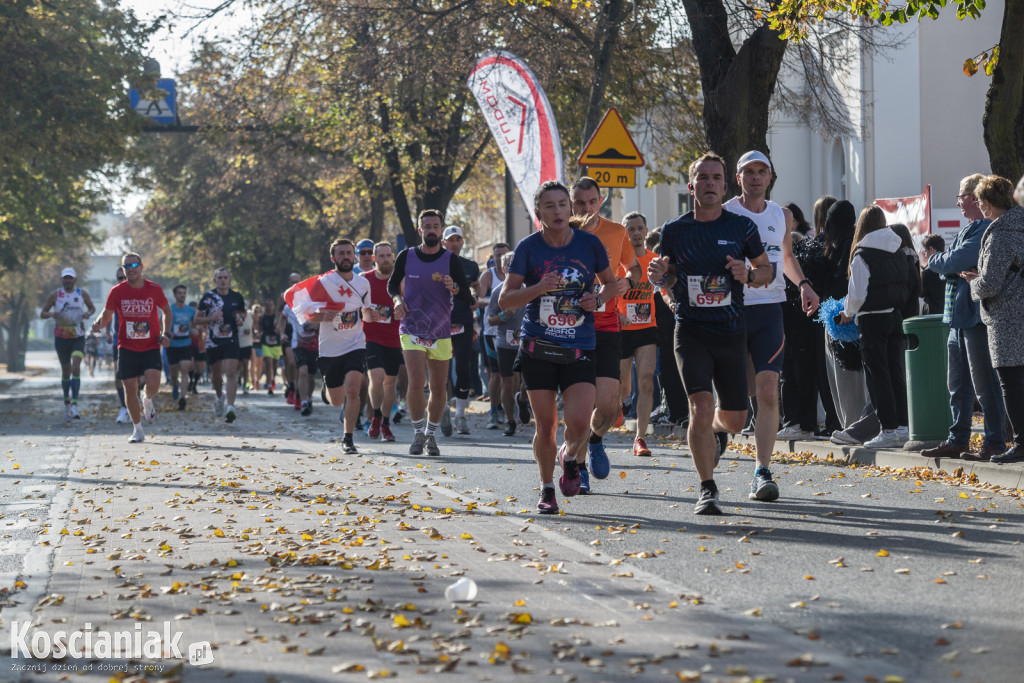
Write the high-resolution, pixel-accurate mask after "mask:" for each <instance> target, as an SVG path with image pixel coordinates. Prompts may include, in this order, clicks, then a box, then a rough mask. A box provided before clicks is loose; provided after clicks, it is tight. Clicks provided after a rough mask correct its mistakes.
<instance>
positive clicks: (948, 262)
mask: <svg viewBox="0 0 1024 683" xmlns="http://www.w3.org/2000/svg"><path fill="white" fill-rule="evenodd" d="M984 234H985V231H984V230H976V231H974V233H973V234H972V235H970V236H968V237H967V238H966V239H964V241H963V242H961V243H960V244H959V245H958V246H957V247H956V249H950V250H948V251H940V252H938V253H936V254H932V255H931V256H929V257H928V270H930V271H932V272H934V273H938V274H939V275H945V276H946V278H947V279H951V276H952V278H955V277H956V274H957V273H959V272H960V271H963V270H968V269H970V268H974V267H975V266H977V265H978V252H980V251H981V238H982V236H983V235H984Z"/></svg>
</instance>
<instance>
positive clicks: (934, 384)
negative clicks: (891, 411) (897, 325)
mask: <svg viewBox="0 0 1024 683" xmlns="http://www.w3.org/2000/svg"><path fill="white" fill-rule="evenodd" d="M903 331H904V332H905V333H906V334H907V351H906V357H907V410H908V412H909V414H910V440H911V441H941V440H942V439H945V438H946V437H948V436H949V426H950V425H951V424H953V412H952V410H951V409H950V407H949V388H948V386H947V384H946V370H947V368H948V367H949V366H948V358H947V351H946V342H947V340H948V339H949V325H948V324H946V323H944V322H942V315H941V314H939V315H921V316H917V317H915V318H907V319H906V320H904V321H903Z"/></svg>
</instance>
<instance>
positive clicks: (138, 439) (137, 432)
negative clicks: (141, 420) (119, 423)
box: [128, 425, 146, 443]
mask: <svg viewBox="0 0 1024 683" xmlns="http://www.w3.org/2000/svg"><path fill="white" fill-rule="evenodd" d="M145 440H146V435H145V434H143V433H142V425H138V426H137V427H135V429H134V430H132V435H131V436H130V437H128V443H142V442H143V441H145Z"/></svg>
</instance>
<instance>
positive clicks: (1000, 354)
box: [961, 175, 1024, 463]
mask: <svg viewBox="0 0 1024 683" xmlns="http://www.w3.org/2000/svg"><path fill="white" fill-rule="evenodd" d="M974 197H975V198H976V199H977V200H978V208H980V209H981V213H982V214H983V215H984V216H985V218H988V219H989V220H991V221H992V224H991V225H989V226H988V229H987V230H986V231H985V235H984V236H983V237H982V238H981V252H980V254H979V255H978V268H977V270H976V271H964V272H962V273H961V277H963V278H965V279H966V280H968V281H969V282H970V283H971V298H972V299H974V300H975V301H979V302H981V320H982V322H983V323H985V324H986V325H987V326H988V329H989V336H988V349H989V354H990V355H991V356H992V365H993V366H995V369H996V373H997V374H998V375H999V383H1000V384H1001V385H1002V387H1003V402H1004V403H1005V404H1006V412H1007V416H1008V417H1009V420H1010V426H1011V427H1013V432H1014V437H1013V446H1012V447H1011V448H1010V449H1009V450H1008V451H1006V452H1005V453H1003V454H1002V455H994V456H992V462H996V463H1009V462H1021V461H1024V434H1022V433H1021V432H1022V430H1024V342H1022V340H1021V335H1020V323H1021V320H1024V275H1022V273H1021V270H1022V269H1024V207H1022V206H1014V205H1013V185H1012V184H1011V183H1010V181H1009V180H1007V179H1005V178H1000V177H999V176H992V175H990V176H986V177H985V178H984V179H982V180H981V181H979V182H978V186H977V187H976V188H975V190H974ZM1019 198H1020V197H1019V196H1018V199H1019Z"/></svg>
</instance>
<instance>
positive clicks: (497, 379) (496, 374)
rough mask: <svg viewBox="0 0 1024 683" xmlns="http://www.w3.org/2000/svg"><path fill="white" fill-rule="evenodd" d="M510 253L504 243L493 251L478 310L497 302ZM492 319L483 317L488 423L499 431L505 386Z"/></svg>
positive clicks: (482, 281) (506, 417)
mask: <svg viewBox="0 0 1024 683" xmlns="http://www.w3.org/2000/svg"><path fill="white" fill-rule="evenodd" d="M508 251H509V249H508V245H507V244H505V243H504V242H498V243H497V244H495V245H494V247H492V249H491V259H492V260H493V261H494V265H493V266H491V267H489V268H488V269H487V270H485V271H484V272H483V273H481V275H480V283H479V284H478V285H477V288H478V289H479V291H480V292H481V294H480V298H479V299H477V308H478V309H480V310H486V309H487V307H488V306H489V305H490V303H491V301H495V302H496V301H497V296H496V295H495V294H494V288H495V287H497V286H498V285H499V284H501V283H502V282H504V281H505V271H504V269H503V268H502V265H501V262H502V257H503V256H504V255H505V254H507V253H508ZM495 305H497V304H495ZM490 317H491V316H490V315H489V314H487V313H485V314H484V316H483V330H484V356H485V357H486V358H487V361H486V362H487V396H488V398H489V399H490V403H491V411H490V419H489V421H488V422H487V428H488V429H498V428H499V427H501V420H499V418H498V413H499V411H500V410H501V392H502V387H503V386H504V384H503V382H502V377H501V370H500V369H499V367H498V351H497V348H496V347H495V335H496V334H497V329H496V327H495V325H494V324H491V322H490ZM508 420H512V421H513V422H514V421H515V416H514V415H506V416H505V421H506V422H507V421H508Z"/></svg>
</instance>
